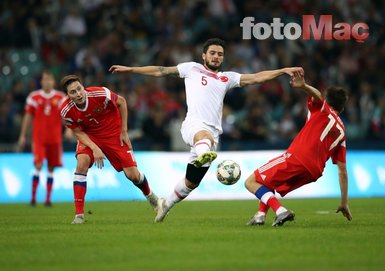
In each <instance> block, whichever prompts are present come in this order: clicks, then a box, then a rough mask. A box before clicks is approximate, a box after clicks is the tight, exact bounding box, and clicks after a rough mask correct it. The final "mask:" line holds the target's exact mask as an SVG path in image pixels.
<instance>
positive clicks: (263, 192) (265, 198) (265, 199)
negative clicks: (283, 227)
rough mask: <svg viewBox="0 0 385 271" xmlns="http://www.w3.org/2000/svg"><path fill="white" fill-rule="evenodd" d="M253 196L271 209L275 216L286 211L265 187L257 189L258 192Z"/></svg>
mask: <svg viewBox="0 0 385 271" xmlns="http://www.w3.org/2000/svg"><path fill="white" fill-rule="evenodd" d="M255 196H256V197H257V198H258V199H259V200H260V201H261V202H262V203H264V204H266V205H267V206H268V207H271V208H272V209H273V210H274V212H275V213H276V214H277V215H279V214H280V213H282V212H284V211H286V209H285V208H284V207H283V206H282V205H281V203H280V202H279V201H278V200H277V198H276V197H275V195H274V194H273V192H272V191H271V190H270V189H269V188H267V187H266V186H261V187H260V188H258V190H257V191H256V192H255Z"/></svg>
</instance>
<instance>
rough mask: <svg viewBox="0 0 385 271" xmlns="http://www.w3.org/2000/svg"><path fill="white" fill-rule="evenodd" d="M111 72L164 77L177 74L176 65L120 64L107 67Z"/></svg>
mask: <svg viewBox="0 0 385 271" xmlns="http://www.w3.org/2000/svg"><path fill="white" fill-rule="evenodd" d="M109 71H110V72H112V73H125V72H129V73H136V74H141V75H147V76H154V77H164V76H170V75H179V72H178V69H177V68H176V66H173V67H163V66H143V67H127V66H121V65H113V66H111V67H110V69H109Z"/></svg>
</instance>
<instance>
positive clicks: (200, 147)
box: [194, 139, 211, 156]
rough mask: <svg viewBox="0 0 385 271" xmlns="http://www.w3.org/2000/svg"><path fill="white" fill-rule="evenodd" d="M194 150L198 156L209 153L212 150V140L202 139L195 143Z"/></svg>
mask: <svg viewBox="0 0 385 271" xmlns="http://www.w3.org/2000/svg"><path fill="white" fill-rule="evenodd" d="M194 149H195V152H196V154H197V156H200V155H201V154H203V153H205V152H208V151H209V150H211V141H210V139H201V140H198V141H197V142H195V144H194Z"/></svg>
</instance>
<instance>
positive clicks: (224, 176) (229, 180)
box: [217, 160, 241, 185]
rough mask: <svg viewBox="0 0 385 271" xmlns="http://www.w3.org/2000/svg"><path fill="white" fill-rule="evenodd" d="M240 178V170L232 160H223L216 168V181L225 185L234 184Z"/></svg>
mask: <svg viewBox="0 0 385 271" xmlns="http://www.w3.org/2000/svg"><path fill="white" fill-rule="evenodd" d="M239 178H241V168H240V166H239V165H238V164H237V163H235V162H234V161H233V160H224V161H222V163H220V164H219V165H218V167H217V179H218V181H220V182H221V183H223V184H225V185H231V184H235V183H236V182H237V181H238V180H239Z"/></svg>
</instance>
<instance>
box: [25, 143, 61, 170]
mask: <svg viewBox="0 0 385 271" xmlns="http://www.w3.org/2000/svg"><path fill="white" fill-rule="evenodd" d="M32 153H33V157H34V159H33V163H34V165H36V164H43V162H44V160H45V159H47V164H48V166H49V167H60V166H62V165H63V162H62V155H63V148H62V144H61V143H60V144H41V143H36V142H34V143H33V144H32Z"/></svg>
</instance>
